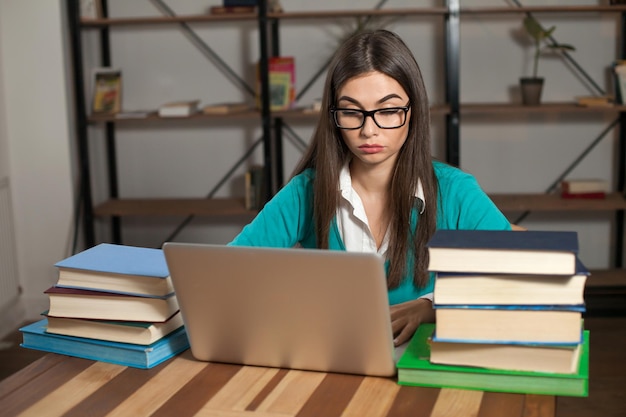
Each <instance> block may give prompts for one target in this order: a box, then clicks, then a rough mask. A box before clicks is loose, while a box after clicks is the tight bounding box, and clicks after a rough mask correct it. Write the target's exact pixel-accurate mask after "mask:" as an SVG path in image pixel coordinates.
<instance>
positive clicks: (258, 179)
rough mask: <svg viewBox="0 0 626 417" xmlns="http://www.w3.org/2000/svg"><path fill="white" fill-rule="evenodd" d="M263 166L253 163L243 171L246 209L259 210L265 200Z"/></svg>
mask: <svg viewBox="0 0 626 417" xmlns="http://www.w3.org/2000/svg"><path fill="white" fill-rule="evenodd" d="M264 178H265V168H264V167H263V166H262V165H254V166H252V167H250V169H248V170H247V171H246V173H245V177H244V180H245V193H246V194H245V207H246V210H260V209H261V208H262V207H263V203H264V202H265V180H264Z"/></svg>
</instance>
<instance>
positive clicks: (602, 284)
mask: <svg viewBox="0 0 626 417" xmlns="http://www.w3.org/2000/svg"><path fill="white" fill-rule="evenodd" d="M590 272H591V275H590V276H589V278H588V279H587V283H586V285H585V289H586V290H592V291H594V292H599V291H602V290H609V291H611V292H612V291H613V290H615V289H619V288H621V289H622V290H626V269H596V270H591V271H590Z"/></svg>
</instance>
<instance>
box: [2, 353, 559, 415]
mask: <svg viewBox="0 0 626 417" xmlns="http://www.w3.org/2000/svg"><path fill="white" fill-rule="evenodd" d="M0 393H2V396H0V410H2V412H1V414H2V415H3V416H7V417H11V416H18V415H21V416H42V415H45V416H46V417H54V416H64V417H71V416H86V415H88V416H93V417H101V416H148V415H150V416H153V417H164V416H177V417H188V416H189V417H190V416H209V417H213V416H225V417H289V416H291V417H312V416H315V417H318V416H324V417H355V416H358V417H403V416H411V417H440V416H455V417H456V416H473V417H474V416H475V417H496V416H503V415H506V416H512V417H554V415H555V398H554V397H553V396H541V395H521V394H500V393H483V392H482V391H470V390H458V389H439V388H422V387H409V386H400V385H398V384H397V382H396V380H395V379H394V378H377V377H364V376H359V375H347V374H332V373H324V372H307V371H298V370H287V369H275V368H263V367H254V366H240V365H232V364H220V363H207V362H199V361H196V360H194V359H193V357H192V356H191V354H190V353H189V352H185V353H183V354H182V355H180V356H178V357H176V358H175V359H172V360H170V361H168V362H166V363H163V364H161V365H159V366H157V367H155V368H153V369H149V370H142V369H136V368H126V367H123V366H119V365H113V364H105V363H99V362H93V361H87V360H84V359H77V358H70V357H65V356H61V355H53V354H50V355H47V356H45V357H44V358H42V359H40V360H39V361H38V362H36V363H33V364H32V365H31V366H29V367H28V368H26V369H24V371H22V372H20V373H18V374H16V375H15V376H14V377H12V378H10V379H8V380H5V381H2V382H0Z"/></svg>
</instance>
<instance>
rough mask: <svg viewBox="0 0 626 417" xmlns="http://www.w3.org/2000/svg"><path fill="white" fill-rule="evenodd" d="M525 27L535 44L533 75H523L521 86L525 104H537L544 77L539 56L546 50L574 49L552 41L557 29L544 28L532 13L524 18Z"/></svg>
mask: <svg viewBox="0 0 626 417" xmlns="http://www.w3.org/2000/svg"><path fill="white" fill-rule="evenodd" d="M524 29H525V30H526V33H527V34H528V36H530V38H532V41H533V46H534V54H533V73H532V77H521V78H520V87H521V91H522V103H523V104H525V105H536V104H539V102H540V101H541V91H542V90H543V82H544V79H543V77H539V76H538V75H537V70H538V67H539V57H540V56H541V55H542V54H543V53H544V52H546V51H552V52H558V51H561V52H562V51H565V50H568V51H574V50H575V48H574V47H573V46H571V45H567V44H560V43H556V42H554V41H552V40H551V39H550V37H551V36H552V33H553V32H554V30H555V29H556V27H555V26H552V27H551V28H550V29H544V28H543V27H542V26H541V24H539V22H538V21H537V20H536V19H535V18H534V17H532V16H531V15H528V16H526V18H525V19H524Z"/></svg>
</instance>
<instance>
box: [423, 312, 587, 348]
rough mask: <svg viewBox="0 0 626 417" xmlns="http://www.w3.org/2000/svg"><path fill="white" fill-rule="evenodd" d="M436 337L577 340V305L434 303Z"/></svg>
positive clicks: (491, 340) (494, 340) (498, 340)
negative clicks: (443, 304)
mask: <svg viewBox="0 0 626 417" xmlns="http://www.w3.org/2000/svg"><path fill="white" fill-rule="evenodd" d="M434 308H435V316H436V322H437V331H436V334H435V337H434V338H435V339H436V340H438V341H450V342H458V341H473V342H485V343H545V344H548V343H551V344H555V345H556V344H570V345H574V344H577V343H580V340H581V331H580V327H581V326H580V323H581V320H582V312H583V311H584V310H585V308H584V305H580V306H562V305H555V306H530V305H513V306H492V305H485V306H468V305H445V306H442V305H437V304H434Z"/></svg>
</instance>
